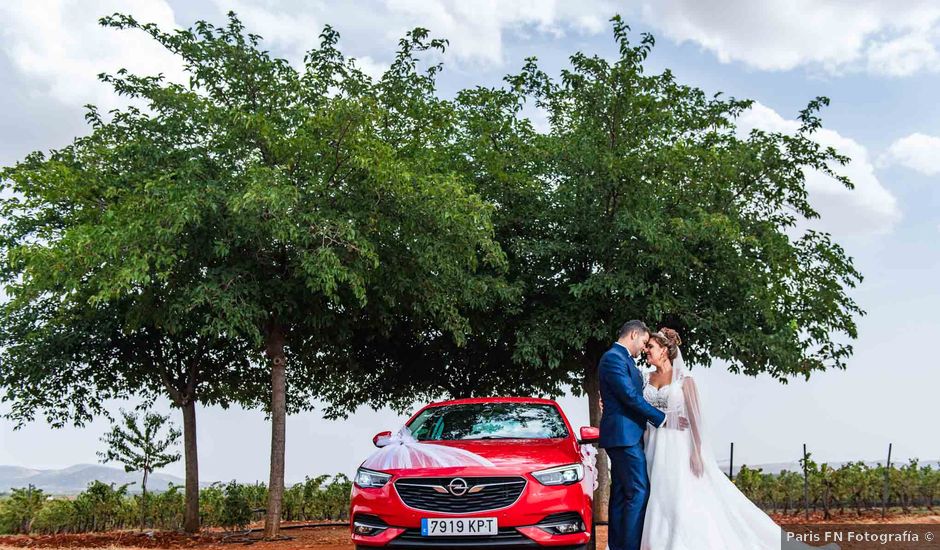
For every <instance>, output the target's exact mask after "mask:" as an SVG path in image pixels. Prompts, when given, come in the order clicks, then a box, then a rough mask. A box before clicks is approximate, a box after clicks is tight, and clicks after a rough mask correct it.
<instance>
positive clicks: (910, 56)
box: [0, 0, 940, 482]
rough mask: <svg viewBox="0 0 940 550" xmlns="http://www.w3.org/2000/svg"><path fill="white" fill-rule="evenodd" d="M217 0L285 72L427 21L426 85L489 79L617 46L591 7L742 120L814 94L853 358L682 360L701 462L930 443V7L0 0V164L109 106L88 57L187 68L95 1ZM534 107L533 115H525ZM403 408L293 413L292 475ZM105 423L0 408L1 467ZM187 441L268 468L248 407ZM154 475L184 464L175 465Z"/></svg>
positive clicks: (192, 8)
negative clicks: (704, 365)
mask: <svg viewBox="0 0 940 550" xmlns="http://www.w3.org/2000/svg"><path fill="white" fill-rule="evenodd" d="M230 10H233V11H235V12H237V13H238V15H239V17H240V18H241V19H242V20H243V21H244V22H245V24H246V25H247V28H248V29H249V30H250V31H252V32H254V33H256V34H260V35H261V36H263V37H264V39H265V40H264V45H265V47H266V48H267V49H269V50H270V51H271V52H272V53H273V54H274V55H277V56H280V57H284V58H286V59H288V60H289V61H291V62H292V63H294V64H297V65H299V63H300V60H302V58H303V52H304V51H305V50H307V49H309V48H311V47H314V46H316V45H317V43H318V35H319V33H320V31H321V29H322V28H323V26H324V25H326V24H329V25H331V26H333V27H334V28H336V29H337V30H338V31H339V32H340V34H341V40H340V48H341V49H342V50H343V51H344V53H345V54H347V55H348V56H351V57H355V58H357V59H358V60H359V62H360V64H361V66H362V67H363V68H364V70H366V71H367V72H369V73H371V74H380V73H381V71H382V70H383V69H384V68H385V67H387V66H388V64H389V62H390V61H391V59H392V56H393V54H394V49H395V45H396V43H397V41H398V39H399V38H401V37H402V36H404V34H405V33H406V32H407V31H408V30H409V29H412V28H414V27H418V26H420V27H425V28H428V29H430V31H431V34H432V36H435V37H442V38H447V39H449V41H450V45H449V48H448V50H447V51H446V53H445V54H444V56H443V58H442V61H443V62H444V67H445V70H444V72H443V73H441V75H440V76H439V79H438V83H439V91H440V93H441V95H443V96H451V95H453V94H454V93H455V92H456V91H458V90H460V89H462V88H464V87H468V86H475V85H499V84H500V82H501V79H502V77H503V76H504V75H506V74H510V73H514V72H517V71H518V70H519V69H520V67H521V66H522V64H523V60H524V59H525V58H526V57H529V56H536V57H538V59H539V62H540V64H541V66H542V67H543V68H545V69H547V70H549V72H550V73H552V74H557V72H558V71H559V70H561V69H562V68H564V67H565V66H566V65H567V59H568V56H570V55H571V54H573V53H574V52H576V51H582V52H584V53H587V54H589V55H591V54H597V55H600V56H602V57H605V58H607V59H614V58H615V56H616V48H615V43H614V41H613V38H612V31H611V26H610V24H609V22H608V21H609V18H610V17H611V16H612V15H614V14H618V13H619V14H620V15H621V16H622V17H623V18H624V20H625V22H626V23H627V24H629V25H630V26H631V28H632V36H633V37H634V39H635V41H638V39H639V35H640V33H641V32H649V33H652V34H653V35H654V36H655V38H656V47H655V49H654V50H653V52H652V54H651V55H650V58H649V59H648V62H647V71H648V72H655V73H658V72H660V71H662V70H663V69H665V68H669V69H670V70H671V71H673V73H674V74H675V75H676V77H677V79H678V80H679V81H680V82H682V83H684V84H688V85H692V86H697V87H700V88H702V89H703V90H705V91H706V92H708V93H717V92H722V93H723V94H725V95H729V96H734V97H737V98H749V99H752V100H754V101H755V105H754V107H753V108H752V109H751V110H750V111H749V112H747V113H745V114H744V116H742V118H741V121H740V127H741V129H742V131H744V130H746V129H748V128H753V127H759V128H765V129H769V130H779V131H792V130H793V129H794V128H795V125H796V123H795V122H794V119H795V118H796V116H797V113H798V111H799V110H800V109H802V108H803V107H805V106H806V104H807V103H808V102H809V101H810V100H811V99H812V98H814V97H816V96H819V95H825V96H828V97H829V98H830V99H831V101H832V103H831V105H830V107H828V108H826V109H825V110H824V111H823V113H822V117H823V124H824V130H823V131H821V132H819V134H818V137H817V139H819V141H820V142H823V143H825V144H827V145H833V146H835V147H836V148H837V149H838V150H840V151H841V152H843V153H845V154H847V155H849V156H850V157H851V158H852V161H851V163H850V164H849V165H848V166H846V167H845V168H844V169H843V173H844V174H845V175H848V176H849V177H850V178H851V179H852V180H853V181H854V183H855V189H854V190H851V191H849V190H846V189H844V188H841V187H840V186H839V185H837V184H835V183H834V182H833V181H832V180H831V179H829V178H827V177H825V176H822V175H820V174H814V173H809V174H807V186H808V189H809V190H810V198H811V201H812V203H813V204H814V206H815V207H816V208H817V209H818V210H819V211H820V213H821V214H822V219H821V220H819V221H817V222H815V225H817V226H818V227H819V228H820V229H823V230H826V231H829V232H831V233H832V234H833V235H834V237H835V238H836V240H837V241H838V242H839V243H841V244H842V245H843V246H844V247H845V249H846V251H847V252H848V253H849V254H850V255H851V256H853V257H854V259H855V262H856V266H857V267H858V268H859V270H860V271H861V272H862V274H863V275H864V281H863V282H862V283H861V284H860V285H859V286H858V287H857V288H856V289H853V290H852V291H851V296H852V297H853V298H854V299H856V300H857V301H858V302H859V304H860V305H861V306H862V308H863V309H864V310H866V312H867V315H866V316H865V317H863V318H861V319H859V338H858V340H857V341H856V342H855V344H854V346H855V355H854V357H853V358H852V359H851V360H850V361H849V365H848V368H847V369H846V370H845V371H831V372H826V373H822V374H816V375H814V376H813V378H812V379H811V381H809V382H805V381H803V380H794V381H792V382H791V383H790V384H788V385H781V384H780V383H778V382H776V381H773V380H771V379H770V378H769V377H766V376H758V377H756V378H752V377H745V376H742V375H732V374H730V373H728V372H727V371H725V370H724V369H723V366H722V365H721V364H717V363H716V364H714V365H712V366H711V368H708V369H696V371H695V376H696V378H697V380H698V382H699V386H700V389H701V391H702V398H703V403H704V414H705V415H706V431H707V434H708V436H709V439H710V441H711V444H712V448H713V450H714V451H715V454H716V455H718V458H726V454H727V449H728V446H729V443H731V442H734V443H735V463H737V464H740V463H747V464H761V463H771V462H787V461H792V460H796V459H797V458H799V456H800V453H801V450H802V445H803V444H804V443H806V444H807V445H808V447H809V450H810V451H811V452H812V453H813V457H814V459H816V460H817V461H820V460H821V461H826V460H831V461H841V460H855V459H865V460H876V459H882V458H883V457H884V455H885V454H886V451H887V446H888V444H889V443H893V444H894V453H893V456H894V457H898V458H901V459H906V458H911V457H919V458H921V459H923V460H936V459H938V458H940V436H938V430H937V429H936V427H935V424H936V421H937V419H938V411H940V407H938V405H937V393H938V388H940V373H938V369H937V366H938V365H937V363H938V362H937V360H936V359H935V356H934V355H933V353H932V351H933V344H934V343H935V342H937V341H938V340H940V320H938V313H937V312H938V311H940V292H938V282H937V280H938V275H940V269H938V267H940V246H938V241H940V214H938V208H940V109H938V108H937V104H936V97H937V90H940V3H937V2H933V1H929V0H924V1H918V0H900V1H897V2H891V3H888V2H883V1H879V0H852V1H849V0H845V1H834V0H813V1H809V0H762V1H761V2H753V1H748V0H723V1H719V0H658V1H655V2H654V1H645V0H636V1H631V2H613V1H599V0H597V1H595V0H589V1H582V2H577V3H575V2H564V1H560V0H559V1H550V0H544V1H536V0H520V1H512V2H508V1H507V2H496V1H477V2H466V1H459V0H454V1H451V0H384V1H367V2H341V1H334V2H328V1H316V0H306V1H301V0H237V1H224V0H187V1H176V0H173V1H168V0H146V1H145V0H122V1H116V0H82V1H77V0H76V1H67V0H7V1H4V2H2V3H0V90H2V94H3V95H2V97H3V108H2V109H0V165H4V166H5V165H9V164H12V163H14V162H16V161H17V160H19V159H21V158H23V157H24V156H25V155H26V154H27V153H29V152H31V151H34V150H49V149H52V148H57V147H61V146H63V145H66V144H67V143H69V141H71V139H72V138H74V137H75V136H77V135H82V134H84V133H85V132H87V127H86V126H85V123H84V118H83V116H84V112H85V111H84V108H83V105H85V104H88V103H92V104H95V105H98V106H99V108H101V109H102V110H104V109H107V108H115V107H120V106H122V105H123V104H124V103H123V101H122V100H121V99H120V98H118V97H116V96H115V95H114V94H112V93H111V91H110V90H109V88H108V87H106V86H105V85H103V84H101V83H100V82H98V81H97V79H96V76H95V75H97V74H98V73H100V72H114V71H117V70H118V69H120V68H122V67H126V68H127V69H129V70H130V71H131V72H136V73H138V74H154V73H157V72H163V73H164V74H166V75H167V76H168V77H169V78H171V79H174V80H181V79H182V78H183V77H182V74H183V73H182V71H181V68H180V66H179V64H178V62H177V61H176V60H174V59H173V58H172V57H171V56H170V55H169V54H167V53H166V52H165V51H162V50H161V49H160V48H159V47H158V46H156V45H155V44H153V43H152V42H150V41H149V40H148V39H147V38H146V36H144V35H143V33H139V32H138V33H134V32H130V31H116V30H113V29H104V28H101V27H99V26H98V25H97V23H96V21H97V19H98V18H99V17H100V16H103V15H108V14H111V13H114V12H116V11H120V12H122V13H129V14H131V15H134V16H135V17H136V18H137V19H138V20H140V21H148V22H154V23H157V24H159V25H160V26H162V27H163V28H165V29H169V28H174V27H189V26H191V25H192V24H193V23H194V22H195V21H196V20H199V19H205V20H209V21H210V22H214V23H217V24H222V23H224V18H225V14H226V13H227V12H228V11H230ZM530 114H531V115H532V116H533V120H534V121H535V123H536V127H539V124H541V125H542V126H543V127H544V124H545V123H544V119H543V118H540V115H539V113H537V112H534V111H533V112H530ZM0 368H2V366H0ZM560 403H561V405H562V407H563V409H564V410H565V412H566V413H567V414H568V416H569V418H570V420H571V422H572V424H574V425H575V426H580V425H586V424H587V406H586V402H585V400H584V399H581V398H575V397H571V396H568V397H565V398H562V399H560ZM314 405H316V404H314ZM417 405H419V404H416V406H417ZM118 406H121V404H120V403H115V404H114V407H115V408H117V407H118ZM159 407H160V408H161V410H164V411H169V408H168V406H167V405H166V404H165V403H161V404H159ZM172 414H174V415H176V416H175V418H176V421H177V423H181V419H180V418H178V416H179V415H178V412H175V411H174V412H172ZM404 420H405V417H400V416H398V415H396V414H395V413H394V412H392V411H388V410H380V411H373V410H370V409H368V408H361V409H360V410H359V411H357V412H356V414H355V415H353V416H352V417H351V418H350V419H348V420H344V421H326V420H323V419H322V417H321V416H320V413H319V411H318V409H317V408H314V410H313V411H311V412H307V413H303V414H298V415H293V416H291V417H290V418H289V419H288V424H287V435H288V439H287V458H286V460H287V465H286V477H287V480H288V482H291V481H298V480H302V479H303V477H304V476H306V475H310V476H314V475H317V474H320V473H336V472H344V473H347V474H349V473H352V472H353V471H354V470H355V468H356V466H358V464H359V463H360V462H361V461H362V460H363V459H364V458H366V457H367V456H368V454H369V453H370V452H371V451H372V450H373V448H372V444H371V439H372V436H373V435H374V434H375V433H376V432H379V431H382V430H386V429H396V428H397V427H399V426H400V425H401V424H402V423H403V422H404ZM106 429H107V424H106V423H105V422H94V423H92V424H91V425H89V426H86V427H85V428H83V429H78V428H65V429H59V430H53V429H51V428H49V427H48V426H46V425H44V424H43V423H42V422H37V423H33V424H30V425H28V426H26V427H24V428H22V429H20V430H13V427H12V426H11V425H10V424H9V423H8V422H6V421H4V420H0V464H13V465H21V466H28V467H36V468H59V467H65V466H69V465H72V464H76V463H93V462H96V461H97V457H96V455H95V452H96V451H97V450H100V449H101V446H102V445H101V443H100V441H99V438H100V436H101V434H102V433H103V432H104V431H105V430H106ZM198 439H199V452H200V456H199V463H200V472H201V478H202V479H203V480H230V479H239V480H242V481H254V480H264V479H266V478H267V470H268V460H269V447H268V445H269V441H270V427H269V424H268V423H267V422H266V420H265V418H264V415H263V414H262V413H260V412H258V411H244V410H240V409H230V410H221V409H218V408H200V409H199V412H198ZM166 471H168V472H169V473H173V474H177V475H181V474H182V464H176V465H174V466H171V467H169V468H167V469H166Z"/></svg>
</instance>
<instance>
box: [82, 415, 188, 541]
mask: <svg viewBox="0 0 940 550" xmlns="http://www.w3.org/2000/svg"><path fill="white" fill-rule="evenodd" d="M121 417H122V419H123V420H122V421H121V422H115V423H113V424H112V426H111V431H109V432H108V433H106V434H105V435H104V436H103V437H102V438H101V440H102V441H103V442H104V443H107V445H108V449H107V450H106V451H104V452H99V453H98V456H99V457H100V458H101V461H102V462H112V461H113V462H120V463H122V464H124V471H125V472H143V479H142V480H141V484H140V489H141V497H140V528H141V530H143V528H144V526H145V525H146V523H147V478H148V477H149V476H150V474H151V473H153V471H154V470H156V469H157V468H163V467H165V466H167V465H169V464H172V463H174V462H176V461H177V460H179V459H180V453H179V452H175V451H172V450H171V449H172V448H173V447H174V446H176V444H177V442H178V441H179V438H180V435H181V432H180V431H179V429H177V428H176V426H174V425H173V424H172V423H171V424H169V425H168V424H167V422H168V421H169V420H170V417H169V416H164V415H161V414H156V413H150V412H148V413H146V414H145V415H144V417H143V424H142V425H140V424H138V416H137V415H136V414H134V413H129V412H127V411H124V410H121ZM164 426H166V427H167V430H166V434H165V435H163V436H162V437H161V436H160V433H161V432H162V431H163V428H164Z"/></svg>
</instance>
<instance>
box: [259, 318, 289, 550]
mask: <svg viewBox="0 0 940 550" xmlns="http://www.w3.org/2000/svg"><path fill="white" fill-rule="evenodd" d="M265 351H266V354H267V356H268V358H269V359H271V475H270V478H269V480H268V506H267V511H266V515H265V518H264V538H265V539H268V540H272V539H276V538H278V536H279V535H280V530H281V503H282V500H283V497H284V445H285V435H286V434H285V431H286V430H285V427H286V426H285V425H286V422H287V385H286V381H285V374H286V366H287V365H286V363H287V358H286V357H285V356H284V332H283V330H282V328H281V326H280V325H279V324H278V323H277V322H276V321H273V322H272V323H271V324H270V326H269V328H268V331H267V342H266V350H265Z"/></svg>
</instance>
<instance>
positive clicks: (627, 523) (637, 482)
mask: <svg viewBox="0 0 940 550" xmlns="http://www.w3.org/2000/svg"><path fill="white" fill-rule="evenodd" d="M606 451H607V456H609V457H610V481H611V484H610V507H609V508H608V510H607V519H608V522H609V526H608V528H607V543H608V545H609V546H610V550H640V539H641V537H642V536H643V519H644V518H645V517H646V502H647V501H648V500H649V496H650V479H649V475H647V473H646V454H645V453H644V452H643V441H642V440H640V442H639V443H637V444H636V445H631V446H630V447H613V448H610V449H606Z"/></svg>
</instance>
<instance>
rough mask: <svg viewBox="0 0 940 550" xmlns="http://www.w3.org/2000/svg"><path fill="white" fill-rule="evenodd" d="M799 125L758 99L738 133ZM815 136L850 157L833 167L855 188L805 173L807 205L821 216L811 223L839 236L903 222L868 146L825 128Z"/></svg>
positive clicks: (788, 129) (879, 231) (819, 174)
mask: <svg viewBox="0 0 940 550" xmlns="http://www.w3.org/2000/svg"><path fill="white" fill-rule="evenodd" d="M799 127H800V123H799V121H796V120H789V119H785V118H783V117H782V116H780V115H779V114H778V113H777V112H776V111H774V110H773V109H771V108H769V107H767V106H766V105H762V104H760V103H755V104H754V105H753V106H752V107H751V108H750V109H748V110H747V111H745V112H744V113H743V114H742V116H741V118H740V119H739V121H738V130H739V131H740V132H742V133H746V132H749V131H750V130H751V129H752V128H759V129H762V130H766V131H773V132H783V133H791V134H792V133H795V132H796V131H797V130H798V129H799ZM814 139H815V140H816V141H817V142H818V143H820V144H822V145H825V146H831V147H834V148H835V149H836V150H837V151H838V152H840V153H842V154H844V155H847V156H848V157H850V158H851V161H850V162H849V163H848V164H847V165H846V166H844V167H840V166H837V167H835V169H836V172H837V173H840V174H842V175H845V176H847V177H848V178H849V179H850V180H851V181H852V183H854V184H855V188H854V189H847V188H846V187H845V186H843V185H842V184H841V183H840V182H838V181H836V180H835V179H833V178H832V177H830V176H827V175H826V174H823V173H822V172H819V171H816V170H812V171H810V172H808V173H807V174H806V188H807V190H808V191H809V199H810V204H812V205H813V207H814V208H815V209H816V211H817V212H819V214H820V216H821V219H819V220H816V221H814V222H812V225H813V226H814V227H818V228H820V229H823V230H826V231H829V232H831V233H833V234H835V235H843V236H844V235H882V234H886V233H890V232H891V230H892V229H893V228H894V225H895V224H897V223H898V222H899V221H900V220H901V216H902V214H901V209H900V207H899V206H898V201H897V199H896V198H895V196H894V195H893V194H891V192H890V191H889V190H888V189H887V188H886V187H885V186H884V185H883V184H882V183H881V181H879V180H878V177H877V175H876V174H875V167H874V165H873V164H872V162H871V160H870V157H869V154H868V150H867V149H866V148H865V147H864V146H863V145H861V144H860V143H858V142H857V141H855V140H853V139H851V138H848V137H845V136H842V135H841V134H839V133H838V132H836V131H834V130H831V129H828V128H822V129H820V130H818V131H817V132H816V133H815V134H814Z"/></svg>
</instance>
